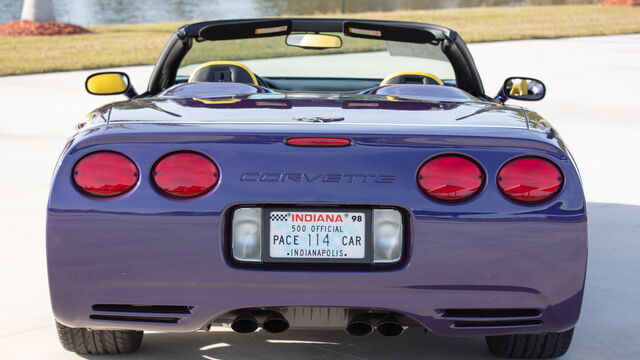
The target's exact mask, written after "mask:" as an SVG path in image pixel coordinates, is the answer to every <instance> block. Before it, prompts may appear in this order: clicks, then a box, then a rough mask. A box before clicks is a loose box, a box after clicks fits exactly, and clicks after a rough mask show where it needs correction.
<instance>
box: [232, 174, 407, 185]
mask: <svg viewBox="0 0 640 360" xmlns="http://www.w3.org/2000/svg"><path fill="white" fill-rule="evenodd" d="M395 180H396V176H395V175H391V174H325V173H317V174H316V173H278V172H250V173H243V174H242V175H240V181H246V182H270V183H276V182H296V183H314V182H318V183H321V182H322V183H354V184H365V183H379V184H391V183H393V182H394V181H395Z"/></svg>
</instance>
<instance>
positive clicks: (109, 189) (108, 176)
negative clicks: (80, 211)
mask: <svg viewBox="0 0 640 360" xmlns="http://www.w3.org/2000/svg"><path fill="white" fill-rule="evenodd" d="M138 177H139V174H138V168H137V167H136V164H134V163H133V161H131V160H130V159H129V158H128V157H126V156H124V155H122V154H119V153H117V152H113V151H98V152H94V153H91V154H89V155H86V156H85V157H83V158H82V159H80V161H78V162H77V163H76V165H75V166H74V168H73V180H74V181H75V183H76V185H78V187H79V188H80V189H82V191H84V192H85V193H86V194H88V195H91V196H97V197H114V196H119V195H123V194H125V193H127V192H129V191H130V190H131V189H133V187H134V186H136V183H137V182H138Z"/></svg>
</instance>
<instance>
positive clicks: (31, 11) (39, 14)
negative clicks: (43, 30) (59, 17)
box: [22, 0, 56, 22]
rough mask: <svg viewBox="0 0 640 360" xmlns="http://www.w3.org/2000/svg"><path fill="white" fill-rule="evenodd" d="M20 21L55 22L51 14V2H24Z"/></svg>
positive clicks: (33, 0)
mask: <svg viewBox="0 0 640 360" xmlns="http://www.w3.org/2000/svg"><path fill="white" fill-rule="evenodd" d="M22 19H23V20H31V21H38V22H53V21H56V16H55V15H54V13H53V1H52V0H24V3H23V4H22Z"/></svg>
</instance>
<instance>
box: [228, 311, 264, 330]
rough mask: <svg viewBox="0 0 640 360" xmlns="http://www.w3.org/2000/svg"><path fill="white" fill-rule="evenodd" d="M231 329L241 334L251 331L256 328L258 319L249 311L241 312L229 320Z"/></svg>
mask: <svg viewBox="0 0 640 360" xmlns="http://www.w3.org/2000/svg"><path fill="white" fill-rule="evenodd" d="M231 329H233V331H235V332H237V333H241V334H248V333H252V332H254V331H256V330H258V321H257V320H256V318H255V316H253V315H251V313H249V312H241V313H239V314H238V315H237V316H236V318H235V319H233V321H232V322H231Z"/></svg>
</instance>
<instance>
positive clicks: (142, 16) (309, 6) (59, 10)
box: [0, 0, 599, 25]
mask: <svg viewBox="0 0 640 360" xmlns="http://www.w3.org/2000/svg"><path fill="white" fill-rule="evenodd" d="M597 2H599V0H232V1H229V0H54V1H53V3H54V6H55V12H56V18H57V20H58V21H60V22H67V23H72V24H77V25H95V24H125V23H126V24H129V23H145V22H163V21H189V20H204V19H224V18H247V17H259V16H273V15H283V14H288V15H312V14H316V13H336V14H340V13H341V12H364V11H386V10H398V9H447V8H459V7H474V6H514V5H515V6H526V5H560V4H592V3H597ZM21 10H22V1H20V0H0V23H3V22H7V21H11V20H16V19H19V18H20V13H21Z"/></svg>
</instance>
